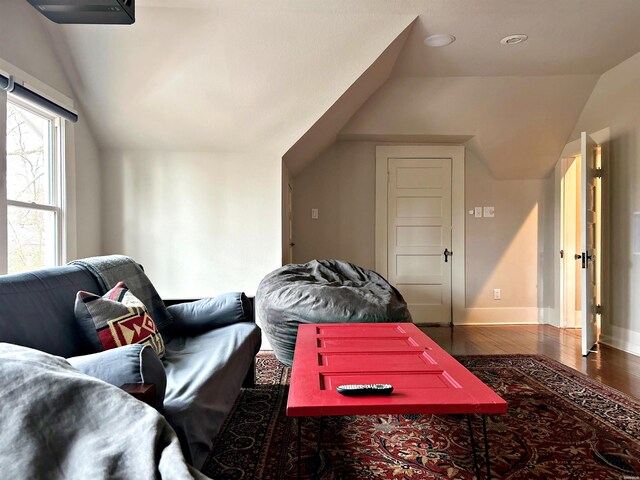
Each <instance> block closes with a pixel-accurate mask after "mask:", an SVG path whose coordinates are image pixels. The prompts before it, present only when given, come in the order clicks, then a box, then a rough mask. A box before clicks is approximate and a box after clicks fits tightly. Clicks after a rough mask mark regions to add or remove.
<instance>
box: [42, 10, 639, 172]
mask: <svg viewBox="0 0 640 480" xmlns="http://www.w3.org/2000/svg"><path fill="white" fill-rule="evenodd" d="M136 3H137V8H136V17H137V19H136V23H135V24H134V25H133V26H127V27H125V26H89V25H68V26H62V27H60V26H57V25H54V24H51V23H50V22H46V21H45V20H43V25H46V27H45V28H47V30H48V31H49V34H50V35H51V37H52V38H53V41H54V44H55V46H56V50H57V53H58V55H59V57H60V61H61V62H62V63H63V64H64V65H65V67H66V69H67V72H68V74H69V77H70V78H69V80H70V83H71V85H72V87H73V89H74V93H75V96H76V97H77V98H78V100H79V102H80V104H81V105H82V106H83V110H84V111H85V113H86V115H87V116H88V117H89V120H90V122H91V125H92V128H93V131H94V133H95V135H96V137H97V138H96V140H97V142H98V143H99V146H100V148H102V149H119V150H172V151H181V150H189V151H210V150H216V151H256V152H260V151H269V152H277V153H278V154H280V155H283V156H284V158H285V161H286V162H287V163H288V164H289V165H290V168H291V169H292V171H293V172H294V174H295V173H298V172H300V171H301V170H302V169H304V168H305V166H306V165H307V164H308V163H309V162H310V161H312V160H313V159H314V158H315V157H316V156H317V154H318V153H319V152H320V151H321V150H322V149H323V148H324V147H326V146H327V145H328V144H330V143H331V142H333V141H334V140H335V139H336V138H372V139H381V140H384V139H393V138H411V139H413V140H414V141H420V140H421V139H422V140H424V141H428V140H429V139H433V138H438V139H440V141H447V140H451V141H454V142H455V141H458V140H459V139H460V138H472V139H473V140H472V141H471V142H470V143H469V147H470V148H472V149H475V151H476V153H477V154H478V155H479V156H480V157H481V158H482V159H483V160H484V161H485V162H486V163H487V165H488V166H489V168H490V169H491V170H492V172H493V174H494V176H496V177H497V178H539V177H541V176H544V175H546V173H547V172H548V171H549V169H550V168H551V166H552V165H553V163H554V162H555V161H556V160H557V158H558V156H559V155H560V152H561V151H562V147H563V146H564V144H565V143H566V141H567V140H568V137H569V135H570V134H571V132H572V129H573V127H574V125H575V122H576V120H577V118H578V116H579V114H580V112H581V110H582V108H583V106H584V104H585V102H586V101H587V99H588V97H589V95H590V92H591V91H592V89H593V87H594V85H595V83H596V82H597V80H598V77H599V75H600V74H602V73H604V72H605V71H607V70H608V69H610V68H611V67H613V66H615V65H616V64H618V63H620V62H622V61H624V60H625V59H627V58H629V57H630V56H632V55H634V54H635V53H637V52H638V51H640V28H637V25H638V24H639V23H640V22H639V21H640V2H638V1H637V0H606V1H603V0H561V1H559V0H394V1H389V0H324V1H318V0H270V1H265V0H236V1H234V2H229V1H228V0H138V1H137V2H136ZM434 33H449V34H452V35H454V36H455V37H456V39H457V40H456V41H455V42H454V43H453V44H452V45H450V46H447V47H443V48H438V49H432V48H428V47H426V46H425V45H424V44H423V39H424V38H425V37H426V36H428V35H431V34H434ZM519 33H524V34H527V35H528V36H529V39H528V41H527V42H525V43H522V44H519V45H513V46H504V45H501V44H500V43H499V40H500V38H502V37H504V36H506V35H509V34H519ZM403 136H404V137H403Z"/></svg>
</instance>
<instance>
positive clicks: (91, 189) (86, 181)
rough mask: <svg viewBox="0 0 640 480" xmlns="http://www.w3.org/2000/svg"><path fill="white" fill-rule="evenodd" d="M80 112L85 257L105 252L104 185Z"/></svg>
mask: <svg viewBox="0 0 640 480" xmlns="http://www.w3.org/2000/svg"><path fill="white" fill-rule="evenodd" d="M79 116H80V120H79V121H78V123H77V124H76V125H75V170H76V172H75V173H76V181H75V183H76V185H75V186H76V189H75V191H76V232H77V245H76V257H77V258H86V257H93V256H96V255H100V254H101V253H102V222H101V218H100V217H101V214H102V188H103V186H102V183H101V175H102V172H101V167H100V152H99V151H98V148H97V147H96V144H95V142H94V140H93V138H94V137H93V135H92V133H91V131H90V130H89V125H88V124H87V122H86V120H85V119H84V115H83V112H82V111H80V112H79Z"/></svg>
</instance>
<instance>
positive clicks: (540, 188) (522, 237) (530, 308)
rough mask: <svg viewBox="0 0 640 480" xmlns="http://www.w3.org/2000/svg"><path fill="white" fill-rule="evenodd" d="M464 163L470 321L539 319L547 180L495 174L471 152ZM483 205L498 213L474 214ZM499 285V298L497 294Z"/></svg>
mask: <svg viewBox="0 0 640 480" xmlns="http://www.w3.org/2000/svg"><path fill="white" fill-rule="evenodd" d="M465 167H466V168H465V179H466V180H465V205H466V211H467V217H466V227H465V232H466V247H465V248H466V252H465V253H466V263H465V267H466V298H467V301H466V307H467V315H466V318H465V323H469V324H475V323H537V322H538V314H539V312H538V307H539V306H541V298H539V297H540V295H539V292H538V289H539V288H542V286H543V274H542V272H541V271H540V268H539V261H538V256H539V251H540V250H543V245H542V244H543V240H544V233H543V228H544V227H543V225H544V221H543V216H544V214H545V211H546V205H547V202H546V199H545V186H546V183H547V182H546V181H545V180H496V179H495V178H493V176H492V175H491V172H490V171H489V169H488V168H487V166H486V165H484V163H482V162H481V161H480V160H478V158H477V157H476V156H475V155H473V153H471V152H467V155H466V166H465ZM552 205H553V204H552ZM484 206H493V207H494V208H495V217H493V218H485V217H482V218H475V217H474V216H472V215H469V213H468V212H469V210H472V209H474V207H484ZM494 288H499V289H500V290H501V299H500V300H494V299H493V289H494Z"/></svg>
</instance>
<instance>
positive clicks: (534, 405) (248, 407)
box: [202, 353, 640, 480]
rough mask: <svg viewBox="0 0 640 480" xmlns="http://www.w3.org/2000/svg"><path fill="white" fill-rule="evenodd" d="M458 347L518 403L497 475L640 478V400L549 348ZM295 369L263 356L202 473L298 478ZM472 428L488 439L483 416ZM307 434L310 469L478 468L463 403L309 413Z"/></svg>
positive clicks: (500, 429)
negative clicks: (436, 410) (289, 412)
mask: <svg viewBox="0 0 640 480" xmlns="http://www.w3.org/2000/svg"><path fill="white" fill-rule="evenodd" d="M457 359H458V360H459V361H460V362H461V363H462V364H463V365H465V366H466V367H467V368H468V369H469V370H471V372H473V373H474V374H475V375H477V376H478V377H479V378H480V379H481V380H482V381H483V382H485V383H486V384H487V385H489V386H490V387H491V388H492V389H493V390H494V391H495V392H496V393H498V395H500V396H501V397H502V398H504V399H505V400H506V401H507V403H508V405H509V411H508V413H507V414H505V415H492V416H489V417H488V420H487V432H488V436H489V442H490V445H491V473H492V477H493V478H501V479H518V480H520V479H522V480H525V479H526V480H531V479H550V480H551V479H553V480H560V479H585V480H587V479H588V480H597V479H621V480H622V479H627V480H631V479H640V402H638V401H637V400H635V399H633V398H631V397H629V396H626V395H624V394H622V393H620V392H618V391H616V390H613V389H611V388H609V387H606V386H605V385H602V384H600V383H598V382H596V381H594V380H591V379H590V378H588V377H586V376H584V375H582V374H580V373H578V372H576V371H575V370H572V369H570V368H568V367H565V366H563V365H561V364H559V363H557V362H555V361H553V360H550V359H548V358H546V357H543V356H531V355H508V356H477V357H457ZM289 375H290V369H289V368H287V367H286V366H284V365H283V364H282V363H280V362H279V361H278V360H276V358H275V356H273V355H272V354H270V353H261V354H260V355H259V356H258V359H257V385H256V388H254V389H245V390H243V391H242V393H241V395H240V397H239V399H238V401H237V402H236V405H235V407H234V410H233V412H232V414H231V415H230V416H229V417H228V419H227V422H226V424H225V425H224V427H223V429H222V431H221V432H220V434H219V435H218V436H217V437H216V438H215V439H214V444H213V448H212V450H211V453H210V454H209V457H208V459H207V461H206V462H205V465H204V467H203V470H202V471H203V473H205V474H206V475H208V476H210V477H211V478H213V479H216V480H227V479H228V480H240V479H244V480H252V479H273V480H277V479H294V478H297V447H296V435H297V426H296V420H295V419H291V418H287V416H286V414H285V409H286V404H287V393H288V382H289ZM474 431H475V432H476V435H477V439H478V440H481V437H480V433H481V431H482V427H481V421H480V419H479V418H478V419H476V420H475V423H474ZM320 433H321V435H320ZM320 436H321V438H320V446H319V448H318V440H319V437H320ZM302 437H303V440H302V444H301V450H302V457H301V458H302V464H301V470H302V475H301V476H302V478H305V479H309V478H317V479H326V480H338V479H402V480H404V479H406V480H418V479H439V478H453V479H474V478H476V477H475V475H474V473H473V472H474V469H473V461H472V455H471V445H470V440H469V432H468V429H467V423H466V417H464V416H460V415H442V416H436V415H380V416H374V415H371V416H346V417H325V418H324V419H323V421H322V432H321V431H320V422H319V419H317V418H306V419H304V420H303V422H302ZM484 477H485V472H484V471H483V474H482V478H484Z"/></svg>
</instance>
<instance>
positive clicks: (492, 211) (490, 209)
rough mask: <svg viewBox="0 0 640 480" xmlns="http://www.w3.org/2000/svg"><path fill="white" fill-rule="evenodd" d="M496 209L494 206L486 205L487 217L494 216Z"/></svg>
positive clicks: (485, 212)
mask: <svg viewBox="0 0 640 480" xmlns="http://www.w3.org/2000/svg"><path fill="white" fill-rule="evenodd" d="M495 211H496V209H495V208H494V207H484V216H485V217H487V218H493V216H494V214H495Z"/></svg>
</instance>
